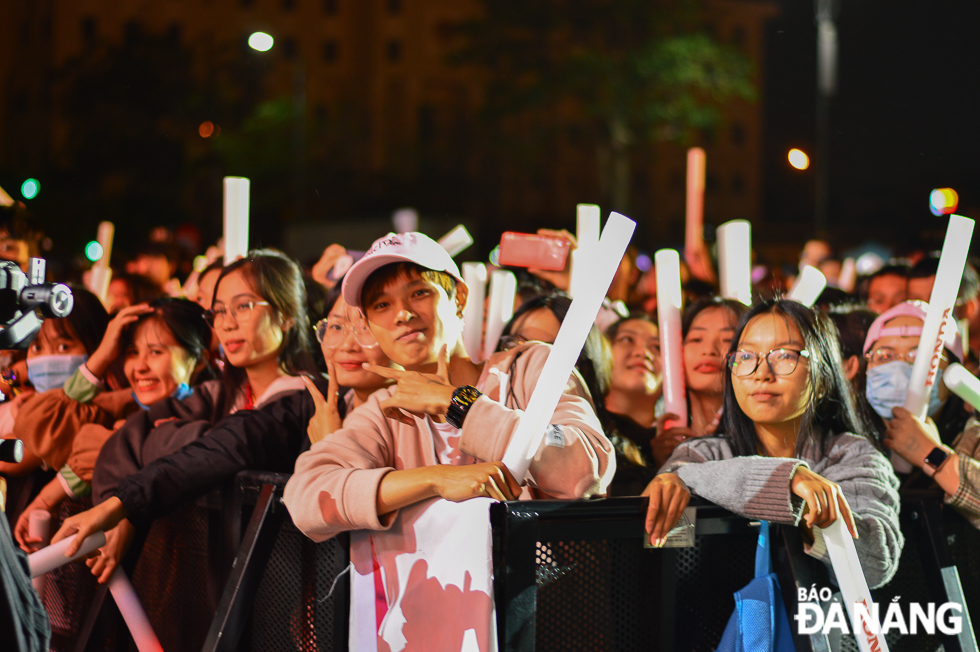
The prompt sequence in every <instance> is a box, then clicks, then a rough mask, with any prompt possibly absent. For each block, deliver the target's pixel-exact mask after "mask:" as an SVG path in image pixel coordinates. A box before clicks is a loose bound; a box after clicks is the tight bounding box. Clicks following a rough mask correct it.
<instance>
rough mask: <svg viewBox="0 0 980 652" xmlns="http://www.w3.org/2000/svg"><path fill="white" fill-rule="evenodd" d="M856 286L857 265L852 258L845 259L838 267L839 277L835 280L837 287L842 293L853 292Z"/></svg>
mask: <svg viewBox="0 0 980 652" xmlns="http://www.w3.org/2000/svg"><path fill="white" fill-rule="evenodd" d="M855 285H857V263H856V262H854V259H853V258H845V259H844V262H843V263H841V266H840V277H839V278H838V279H837V287H839V288H840V289H842V290H844V292H854V286H855Z"/></svg>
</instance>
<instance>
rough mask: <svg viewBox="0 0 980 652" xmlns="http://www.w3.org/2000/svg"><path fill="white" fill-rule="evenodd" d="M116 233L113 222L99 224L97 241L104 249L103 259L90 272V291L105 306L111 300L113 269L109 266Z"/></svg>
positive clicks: (96, 262)
mask: <svg viewBox="0 0 980 652" xmlns="http://www.w3.org/2000/svg"><path fill="white" fill-rule="evenodd" d="M115 233H116V227H115V225H114V224H113V223H112V222H100V223H99V234H98V238H97V239H98V242H99V245H100V246H101V247H102V257H101V258H99V259H98V260H97V261H95V264H94V265H92V269H91V270H90V271H89V290H91V291H92V294H94V295H95V296H97V297H99V300H100V301H102V304H103V305H105V304H106V302H107V301H108V299H109V283H111V282H112V267H110V266H109V258H110V257H111V256H112V240H113V237H114V236H115Z"/></svg>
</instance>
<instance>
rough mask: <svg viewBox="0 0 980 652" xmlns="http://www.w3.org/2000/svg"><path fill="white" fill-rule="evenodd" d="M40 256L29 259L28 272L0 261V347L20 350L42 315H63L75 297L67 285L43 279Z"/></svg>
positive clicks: (26, 344) (31, 335)
mask: <svg viewBox="0 0 980 652" xmlns="http://www.w3.org/2000/svg"><path fill="white" fill-rule="evenodd" d="M44 270H45V262H44V259H43V258H31V263H30V268H29V273H28V274H25V273H24V272H23V271H22V270H21V269H20V267H18V266H17V264H16V263H13V262H11V261H9V260H3V261H0V350H17V351H23V350H25V349H27V346H28V345H29V344H30V343H31V341H32V340H33V339H34V336H35V335H37V332H38V331H39V330H40V329H41V323H42V321H43V318H44V317H54V318H61V317H67V316H68V314H69V313H70V312H71V309H72V306H73V305H74V303H75V299H74V297H73V296H72V293H71V290H70V289H69V288H68V286H67V285H63V284H61V283H45V282H44Z"/></svg>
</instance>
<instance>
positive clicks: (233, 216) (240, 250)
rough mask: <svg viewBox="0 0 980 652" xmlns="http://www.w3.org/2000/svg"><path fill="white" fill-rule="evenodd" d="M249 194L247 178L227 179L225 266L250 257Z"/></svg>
mask: <svg viewBox="0 0 980 652" xmlns="http://www.w3.org/2000/svg"><path fill="white" fill-rule="evenodd" d="M248 192H249V180H248V179H246V178H245V177H225V223H224V226H225V237H224V242H225V265H231V264H232V263H233V262H235V261H236V260H238V259H239V258H244V257H245V256H247V255H248Z"/></svg>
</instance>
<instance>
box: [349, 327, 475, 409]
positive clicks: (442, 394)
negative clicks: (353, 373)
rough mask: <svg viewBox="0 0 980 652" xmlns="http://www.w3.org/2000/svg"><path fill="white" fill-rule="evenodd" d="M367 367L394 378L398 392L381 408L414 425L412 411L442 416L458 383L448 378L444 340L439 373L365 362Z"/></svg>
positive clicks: (438, 363)
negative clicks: (407, 369)
mask: <svg viewBox="0 0 980 652" xmlns="http://www.w3.org/2000/svg"><path fill="white" fill-rule="evenodd" d="M362 366H363V367H364V369H366V370H368V371H370V372H373V373H376V374H378V375H379V376H384V377H385V378H390V379H392V380H394V381H395V382H396V383H397V385H395V393H394V394H392V395H391V396H390V397H388V398H386V399H385V400H383V401H381V402H380V404H379V405H380V406H381V410H382V412H384V415H385V416H386V417H388V418H389V419H395V420H397V421H401V422H402V423H405V424H407V425H410V426H411V425H415V422H414V421H412V418H411V417H410V416H409V415H416V416H419V417H421V416H424V415H426V414H428V415H430V416H439V417H441V416H443V415H445V414H446V410H447V409H448V408H449V404H450V403H451V402H452V399H453V392H454V391H456V387H455V386H453V384H452V383H451V382H450V381H449V349H448V347H447V346H446V345H445V344H443V345H442V348H441V349H439V358H438V362H437V368H436V373H434V374H426V373H421V372H418V371H404V370H401V369H392V368H391V367H382V366H379V365H376V364H369V363H367V362H365V363H364V364H363V365H362Z"/></svg>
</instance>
